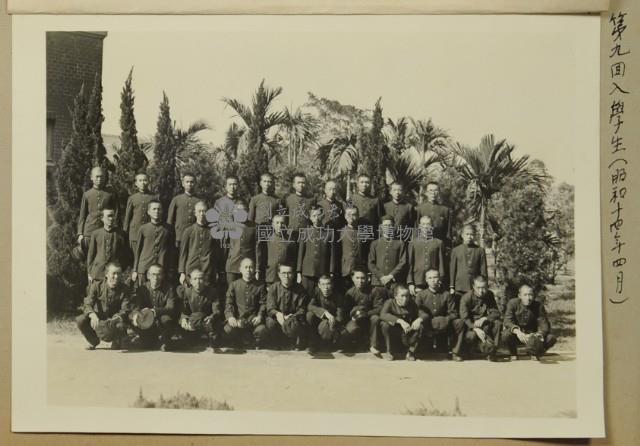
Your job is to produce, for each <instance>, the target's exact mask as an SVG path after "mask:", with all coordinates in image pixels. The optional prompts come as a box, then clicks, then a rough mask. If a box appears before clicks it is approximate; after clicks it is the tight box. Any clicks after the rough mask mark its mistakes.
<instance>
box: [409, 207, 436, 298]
mask: <svg viewBox="0 0 640 446" xmlns="http://www.w3.org/2000/svg"><path fill="white" fill-rule="evenodd" d="M432 234H433V232H432V226H431V217H428V216H426V215H424V216H422V217H421V218H420V226H419V227H418V233H417V235H416V237H415V238H414V239H413V240H411V241H410V242H409V246H408V248H407V252H408V254H409V274H407V283H408V284H409V293H411V295H413V296H415V295H416V293H418V292H419V291H421V290H424V289H426V288H427V282H426V281H425V277H426V273H427V271H429V270H430V269H435V270H437V271H438V272H439V273H440V277H439V279H440V278H442V277H444V248H443V245H442V241H441V240H438V239H437V238H433V236H432Z"/></svg>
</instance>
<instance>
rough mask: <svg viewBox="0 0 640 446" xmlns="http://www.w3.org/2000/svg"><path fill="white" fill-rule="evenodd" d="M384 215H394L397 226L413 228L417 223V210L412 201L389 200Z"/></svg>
mask: <svg viewBox="0 0 640 446" xmlns="http://www.w3.org/2000/svg"><path fill="white" fill-rule="evenodd" d="M384 215H391V216H392V217H393V220H394V221H395V225H396V228H413V227H414V225H415V212H414V209H413V205H412V204H411V203H407V202H404V201H401V202H398V203H396V202H395V201H393V200H391V201H388V202H386V203H385V204H384Z"/></svg>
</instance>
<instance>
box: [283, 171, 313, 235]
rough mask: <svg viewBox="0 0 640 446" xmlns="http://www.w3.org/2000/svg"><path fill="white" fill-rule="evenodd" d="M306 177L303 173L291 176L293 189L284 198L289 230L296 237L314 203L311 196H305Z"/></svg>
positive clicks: (305, 223)
mask: <svg viewBox="0 0 640 446" xmlns="http://www.w3.org/2000/svg"><path fill="white" fill-rule="evenodd" d="M306 186H307V177H305V175H304V174H303V173H297V174H295V176H294V177H293V190H294V192H293V193H291V194H289V195H288V196H287V198H286V200H285V206H286V207H287V213H288V215H289V230H290V231H291V232H292V233H293V234H294V237H296V238H297V233H298V230H299V229H300V228H304V227H305V226H307V220H308V218H309V210H310V209H311V206H312V205H313V204H315V199H314V198H313V197H307V196H306V195H305V193H306Z"/></svg>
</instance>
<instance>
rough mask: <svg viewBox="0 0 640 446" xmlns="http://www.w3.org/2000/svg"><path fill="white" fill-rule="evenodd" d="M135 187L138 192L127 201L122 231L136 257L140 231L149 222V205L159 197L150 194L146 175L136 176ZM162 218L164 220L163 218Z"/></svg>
mask: <svg viewBox="0 0 640 446" xmlns="http://www.w3.org/2000/svg"><path fill="white" fill-rule="evenodd" d="M135 186H136V189H137V190H138V191H137V192H136V193H134V194H133V195H131V196H129V198H128V199H127V210H126V211H125V213H124V221H123V222H122V230H123V231H124V232H125V233H126V234H127V235H128V237H129V246H130V247H131V251H132V252H133V253H134V255H135V252H136V245H137V242H138V231H139V230H140V227H141V226H142V225H143V224H145V223H147V222H148V221H149V216H148V206H149V203H150V202H151V201H152V200H157V199H158V196H157V195H154V194H152V193H150V192H149V176H148V175H147V174H146V173H139V174H137V175H136V180H135ZM160 217H161V218H162V216H160Z"/></svg>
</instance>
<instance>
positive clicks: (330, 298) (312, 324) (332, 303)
mask: <svg viewBox="0 0 640 446" xmlns="http://www.w3.org/2000/svg"><path fill="white" fill-rule="evenodd" d="M307 309H308V311H307V324H308V326H309V331H310V337H311V339H310V342H311V343H312V345H311V346H310V348H315V347H317V346H318V345H317V344H319V343H320V342H322V343H324V344H330V345H331V346H334V345H336V344H337V343H338V341H339V340H340V337H341V334H342V331H343V330H344V324H345V322H346V319H347V315H346V314H345V309H344V299H343V298H342V296H340V295H339V294H337V293H336V292H335V291H334V289H333V283H332V282H331V277H329V276H327V275H323V276H320V278H319V279H318V287H317V288H315V289H314V292H313V295H312V297H311V300H310V301H309V305H308V306H307ZM318 338H319V339H318Z"/></svg>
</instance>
